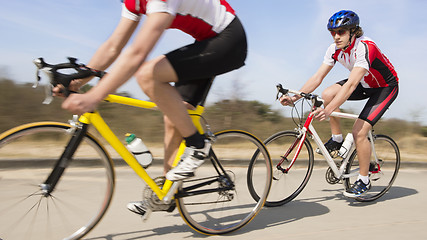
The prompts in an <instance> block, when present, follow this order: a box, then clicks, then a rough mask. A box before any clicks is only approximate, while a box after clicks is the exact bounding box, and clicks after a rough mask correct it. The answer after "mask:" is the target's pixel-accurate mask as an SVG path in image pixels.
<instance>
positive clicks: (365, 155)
mask: <svg viewBox="0 0 427 240" xmlns="http://www.w3.org/2000/svg"><path fill="white" fill-rule="evenodd" d="M371 129H372V126H371V124H370V123H368V122H366V121H365V120H362V119H360V118H359V119H357V120H356V122H355V123H354V126H353V132H352V133H353V138H354V143H355V144H356V151H357V156H358V158H359V174H360V175H361V176H368V174H369V162H370V157H371V145H370V142H369V140H368V132H369V131H370V130H371Z"/></svg>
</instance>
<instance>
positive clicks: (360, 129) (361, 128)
mask: <svg viewBox="0 0 427 240" xmlns="http://www.w3.org/2000/svg"><path fill="white" fill-rule="evenodd" d="M327 26H328V30H329V31H330V32H331V35H332V37H333V39H334V43H333V44H331V45H330V47H329V48H328V50H327V51H326V54H325V57H324V60H323V63H322V65H321V66H320V68H319V69H318V71H317V72H316V73H315V74H314V75H313V76H312V77H311V78H310V79H309V80H308V81H307V82H306V83H305V84H304V85H303V87H302V88H301V91H302V92H306V93H311V92H313V91H314V90H315V89H316V88H317V87H318V86H319V85H320V84H321V83H322V81H323V79H324V78H325V77H326V75H327V74H328V73H329V71H331V69H332V68H333V66H334V65H335V63H336V62H340V63H341V64H342V65H343V66H344V67H346V68H347V69H348V70H350V75H349V77H348V79H345V80H342V81H339V82H337V83H336V84H334V85H332V86H330V87H328V88H326V89H325V90H324V91H323V93H322V98H323V99H324V100H325V108H324V109H322V108H318V109H317V110H316V111H315V112H314V113H315V114H316V118H317V119H319V120H321V121H322V120H325V119H327V118H329V117H330V114H331V113H332V112H333V111H339V107H340V106H341V105H342V104H343V103H344V102H345V101H346V100H362V99H368V101H367V103H366V105H365V107H364V108H363V110H362V112H361V113H360V115H359V118H358V119H357V120H356V122H355V123H354V126H353V131H352V134H353V137H354V142H355V144H356V149H357V156H358V158H359V166H360V170H359V177H358V179H357V181H356V182H355V183H354V184H353V186H352V187H351V188H350V189H348V190H347V191H345V192H344V195H345V196H347V197H352V198H355V197H358V196H360V195H362V194H364V193H366V192H367V191H368V190H369V189H370V188H371V182H370V180H369V176H368V175H369V162H370V156H371V146H370V143H369V141H368V138H367V135H368V132H369V130H370V129H372V126H374V125H375V123H376V122H377V121H378V120H379V119H380V118H381V117H382V115H383V114H384V113H385V111H386V110H387V109H388V107H389V106H390V105H391V104H392V103H393V101H394V100H395V99H396V97H397V94H398V89H399V87H398V82H399V78H398V77H397V73H396V71H395V69H394V67H393V65H392V64H391V63H390V61H389V60H388V58H387V57H386V56H385V55H384V54H383V53H382V52H381V51H380V49H379V48H378V46H377V45H376V43H375V42H374V41H373V40H371V39H369V38H367V37H365V36H363V30H362V28H361V27H360V26H359V17H358V16H357V14H356V13H354V12H353V11H348V10H342V11H339V12H337V13H335V14H334V15H333V16H332V17H331V18H330V19H329V21H328V25H327ZM298 98H299V97H298V96H292V97H288V96H283V97H282V98H281V99H280V101H281V103H282V104H283V105H288V104H291V103H293V102H295V101H296V100H298ZM330 126H331V132H332V137H331V139H329V141H328V142H327V143H326V144H325V147H326V149H328V151H329V152H331V151H335V150H339V148H340V147H341V145H342V143H343V136H342V132H341V128H340V122H339V119H338V118H334V117H330Z"/></svg>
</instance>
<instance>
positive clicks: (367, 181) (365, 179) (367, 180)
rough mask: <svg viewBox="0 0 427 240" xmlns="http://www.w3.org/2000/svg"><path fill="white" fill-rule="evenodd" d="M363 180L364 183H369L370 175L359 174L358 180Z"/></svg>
mask: <svg viewBox="0 0 427 240" xmlns="http://www.w3.org/2000/svg"><path fill="white" fill-rule="evenodd" d="M359 179H360V180H362V182H363V183H364V184H368V183H369V176H362V175H360V174H359V176H358V177H357V180H359Z"/></svg>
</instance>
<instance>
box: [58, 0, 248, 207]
mask: <svg viewBox="0 0 427 240" xmlns="http://www.w3.org/2000/svg"><path fill="white" fill-rule="evenodd" d="M122 2H123V4H122V6H123V7H122V18H121V20H120V22H119V24H118V25H117V27H116V29H115V30H114V32H113V33H112V35H111V36H110V37H109V39H107V40H106V41H105V42H104V43H103V44H102V45H101V46H100V47H99V48H98V50H97V51H96V52H95V54H94V56H93V57H92V59H91V60H90V61H89V63H88V64H87V65H88V66H89V67H91V68H94V69H97V70H105V69H107V68H108V67H109V66H110V65H112V64H113V62H114V63H115V64H114V65H113V66H112V68H111V70H109V73H108V74H107V75H105V76H104V77H103V79H102V81H99V83H98V84H97V85H96V86H95V87H93V88H92V89H91V90H90V91H88V92H87V93H84V94H72V95H70V96H69V97H68V98H66V99H65V100H64V102H63V104H62V107H63V108H64V109H67V110H69V111H71V112H73V113H76V114H82V113H84V112H89V111H92V110H94V109H95V107H96V106H97V105H98V104H99V103H100V102H101V101H102V100H103V99H104V98H105V97H106V96H107V95H108V94H110V93H113V92H114V91H115V90H116V89H117V88H118V87H120V86H121V85H122V84H124V83H125V82H126V81H127V80H128V79H129V78H131V77H132V76H135V77H136V79H137V81H138V84H139V85H140V87H141V88H142V90H143V91H144V92H145V94H147V96H149V97H150V99H151V100H152V101H153V102H155V103H156V105H157V106H158V108H159V109H160V110H161V111H162V112H163V114H164V122H165V140H164V141H165V164H164V165H165V175H166V178H167V179H169V180H171V181H178V180H182V179H185V178H188V177H192V176H194V171H195V169H196V168H197V167H199V166H200V165H201V164H202V163H203V162H204V160H205V158H206V157H207V155H208V152H209V149H210V142H209V141H208V140H207V139H206V138H205V136H203V135H201V134H199V133H198V132H197V130H196V128H195V126H194V125H193V122H192V120H191V118H190V117H189V115H188V112H187V108H193V107H194V106H196V105H197V104H198V103H199V102H200V101H201V100H202V99H201V97H202V95H203V94H201V93H203V92H206V91H208V90H209V88H210V85H211V81H212V79H213V78H214V77H215V76H217V75H220V74H223V73H226V72H229V71H232V70H234V69H237V68H240V67H242V66H243V65H244V61H245V59H246V56H247V42H246V35H245V31H244V29H243V26H242V25H241V23H240V20H239V19H238V18H237V16H236V14H235V11H234V9H233V8H232V7H231V6H230V5H229V4H228V3H227V2H226V1H225V0H123V1H122ZM143 16H145V19H144V23H143V25H142V27H141V28H140V29H139V30H138V32H137V33H136V35H135V38H134V41H133V42H132V43H131V44H130V46H129V47H128V48H127V49H126V50H124V51H123V52H122V49H123V48H124V46H125V45H126V44H127V43H128V41H129V39H130V38H131V36H132V35H133V33H134V32H135V30H136V28H137V26H138V24H139V22H140V21H141V19H142V17H143ZM169 28H175V29H179V30H181V31H183V32H185V33H187V34H189V35H191V36H192V37H194V39H195V42H194V43H192V44H189V45H187V46H184V47H182V48H179V49H177V50H175V51H172V52H169V53H167V54H165V55H161V56H158V57H156V58H154V59H152V60H147V59H146V58H147V56H148V54H149V53H150V52H151V51H152V49H153V47H154V46H155V45H156V43H157V42H158V40H159V38H160V37H161V35H162V34H163V32H164V31H165V30H166V29H169ZM116 59H117V61H116ZM89 80H90V79H89V78H88V79H80V80H75V81H73V82H72V83H71V85H70V87H71V89H72V90H78V89H79V88H80V87H81V86H82V85H84V84H85V83H87V82H88V81H89ZM170 83H175V85H174V86H172V85H171V84H170ZM60 92H61V91H60V89H59V88H55V89H54V93H55V94H56V95H61V93H60ZM182 139H185V143H186V146H187V148H186V150H185V153H184V155H183V157H182V159H181V161H180V162H179V164H178V165H177V166H176V167H175V168H173V169H171V170H170V167H171V162H172V161H173V159H174V156H175V154H176V152H177V149H178V147H179V144H180V143H181V141H182ZM128 208H129V209H130V210H131V211H133V212H135V213H138V214H141V215H144V214H145V213H146V212H147V210H154V211H156V210H171V209H173V206H172V208H171V207H170V206H165V208H161V209H158V208H157V209H153V206H149V204H147V202H144V201H143V202H134V203H130V204H129V205H128Z"/></svg>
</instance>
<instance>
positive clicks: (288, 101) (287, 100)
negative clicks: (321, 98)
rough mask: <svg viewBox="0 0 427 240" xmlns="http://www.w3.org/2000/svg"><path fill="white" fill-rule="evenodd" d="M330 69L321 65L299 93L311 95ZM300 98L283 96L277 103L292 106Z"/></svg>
mask: <svg viewBox="0 0 427 240" xmlns="http://www.w3.org/2000/svg"><path fill="white" fill-rule="evenodd" d="M332 68H333V66H330V65H327V64H325V63H322V65H321V66H320V67H319V69H318V70H317V72H316V73H315V74H314V75H313V76H311V77H310V78H309V79H308V80H307V82H306V83H305V84H304V85H303V86H302V88H301V89H300V92H304V93H312V92H313V91H314V90H316V88H317V87H319V85H320V84H321V83H322V81H323V79H324V78H325V77H326V75H327V74H328V73H329V72H330V71H331V69H332ZM300 98H301V96H299V95H294V96H292V97H290V96H287V95H283V96H282V97H281V98H280V100H279V101H280V103H282V104H283V105H292V104H293V103H294V102H295V101H297V100H298V99H300Z"/></svg>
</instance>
